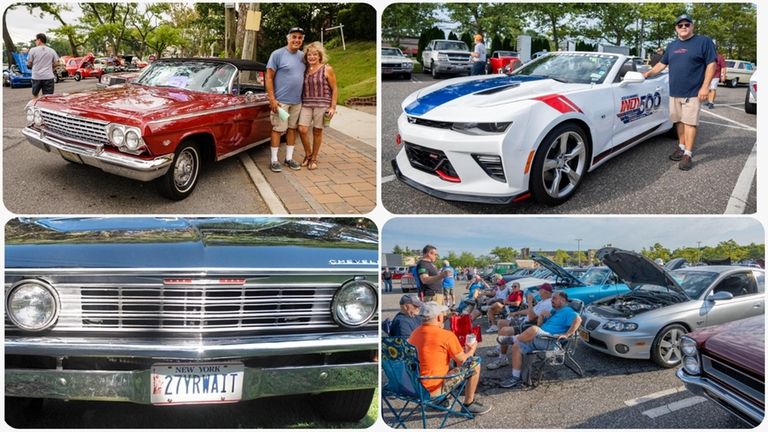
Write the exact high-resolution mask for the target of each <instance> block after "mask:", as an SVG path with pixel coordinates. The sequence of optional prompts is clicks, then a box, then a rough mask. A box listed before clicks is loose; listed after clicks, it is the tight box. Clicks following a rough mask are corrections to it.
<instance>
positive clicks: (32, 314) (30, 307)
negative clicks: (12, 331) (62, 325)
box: [5, 280, 59, 331]
mask: <svg viewBox="0 0 768 432" xmlns="http://www.w3.org/2000/svg"><path fill="white" fill-rule="evenodd" d="M5 311H6V313H7V314H8V319H10V320H11V322H12V323H13V324H14V325H15V326H16V327H18V328H20V329H22V330H28V331H41V330H45V329H47V328H49V327H50V326H52V325H53V323H54V322H55V321H56V318H57V317H58V314H59V297H58V293H57V292H56V290H55V289H54V288H53V287H52V286H50V285H48V284H47V283H45V282H42V281H38V280H24V281H21V282H19V283H17V284H16V285H15V286H13V287H12V288H11V290H10V291H9V292H8V294H7V296H6V299H5Z"/></svg>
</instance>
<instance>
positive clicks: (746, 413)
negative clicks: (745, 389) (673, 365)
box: [676, 368, 765, 427]
mask: <svg viewBox="0 0 768 432" xmlns="http://www.w3.org/2000/svg"><path fill="white" fill-rule="evenodd" d="M676 375H677V377H678V378H679V379H680V380H681V381H682V382H683V383H685V387H686V388H687V389H688V390H690V391H691V392H692V393H694V394H697V395H704V396H707V397H708V398H710V399H712V400H713V401H715V402H716V403H717V404H719V405H720V406H722V407H723V408H725V409H726V410H728V411H729V412H731V413H732V414H733V415H735V416H736V417H738V418H739V419H741V420H742V421H744V422H746V423H747V424H748V425H750V426H752V427H755V426H757V425H759V424H760V423H761V422H762V421H763V418H765V408H761V407H759V406H757V405H755V404H754V403H752V402H751V401H749V400H748V399H746V398H743V397H741V396H740V395H737V394H735V393H733V392H730V391H728V390H726V389H725V388H724V387H723V386H721V385H720V384H718V383H716V382H715V381H712V380H711V379H709V378H705V377H701V376H695V375H690V374H688V373H687V372H686V371H685V370H683V368H680V369H678V370H677V372H676Z"/></svg>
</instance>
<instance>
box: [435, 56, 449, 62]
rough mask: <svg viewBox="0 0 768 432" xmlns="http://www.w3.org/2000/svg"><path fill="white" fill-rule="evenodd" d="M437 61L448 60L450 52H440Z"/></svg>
mask: <svg viewBox="0 0 768 432" xmlns="http://www.w3.org/2000/svg"><path fill="white" fill-rule="evenodd" d="M437 61H448V54H438V55H437Z"/></svg>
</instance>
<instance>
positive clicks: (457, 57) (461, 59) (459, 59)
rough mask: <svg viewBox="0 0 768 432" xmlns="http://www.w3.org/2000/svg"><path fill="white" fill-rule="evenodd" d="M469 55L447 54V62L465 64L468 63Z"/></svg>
mask: <svg viewBox="0 0 768 432" xmlns="http://www.w3.org/2000/svg"><path fill="white" fill-rule="evenodd" d="M469 57H470V55H469V53H467V54H448V60H450V61H452V62H458V63H466V62H468V61H469Z"/></svg>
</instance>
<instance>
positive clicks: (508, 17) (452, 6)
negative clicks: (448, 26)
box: [444, 3, 523, 36]
mask: <svg viewBox="0 0 768 432" xmlns="http://www.w3.org/2000/svg"><path fill="white" fill-rule="evenodd" d="M444 8H445V10H446V11H447V13H448V16H450V18H451V20H453V21H456V22H458V23H459V24H460V25H461V29H462V30H463V31H464V32H465V33H470V35H471V36H474V34H476V33H480V34H482V35H483V36H488V35H490V34H494V33H513V34H519V32H520V29H521V28H522V26H523V18H522V17H523V14H522V13H521V12H522V10H523V8H522V7H521V6H520V5H518V4H514V3H446V4H445V5H444Z"/></svg>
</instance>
